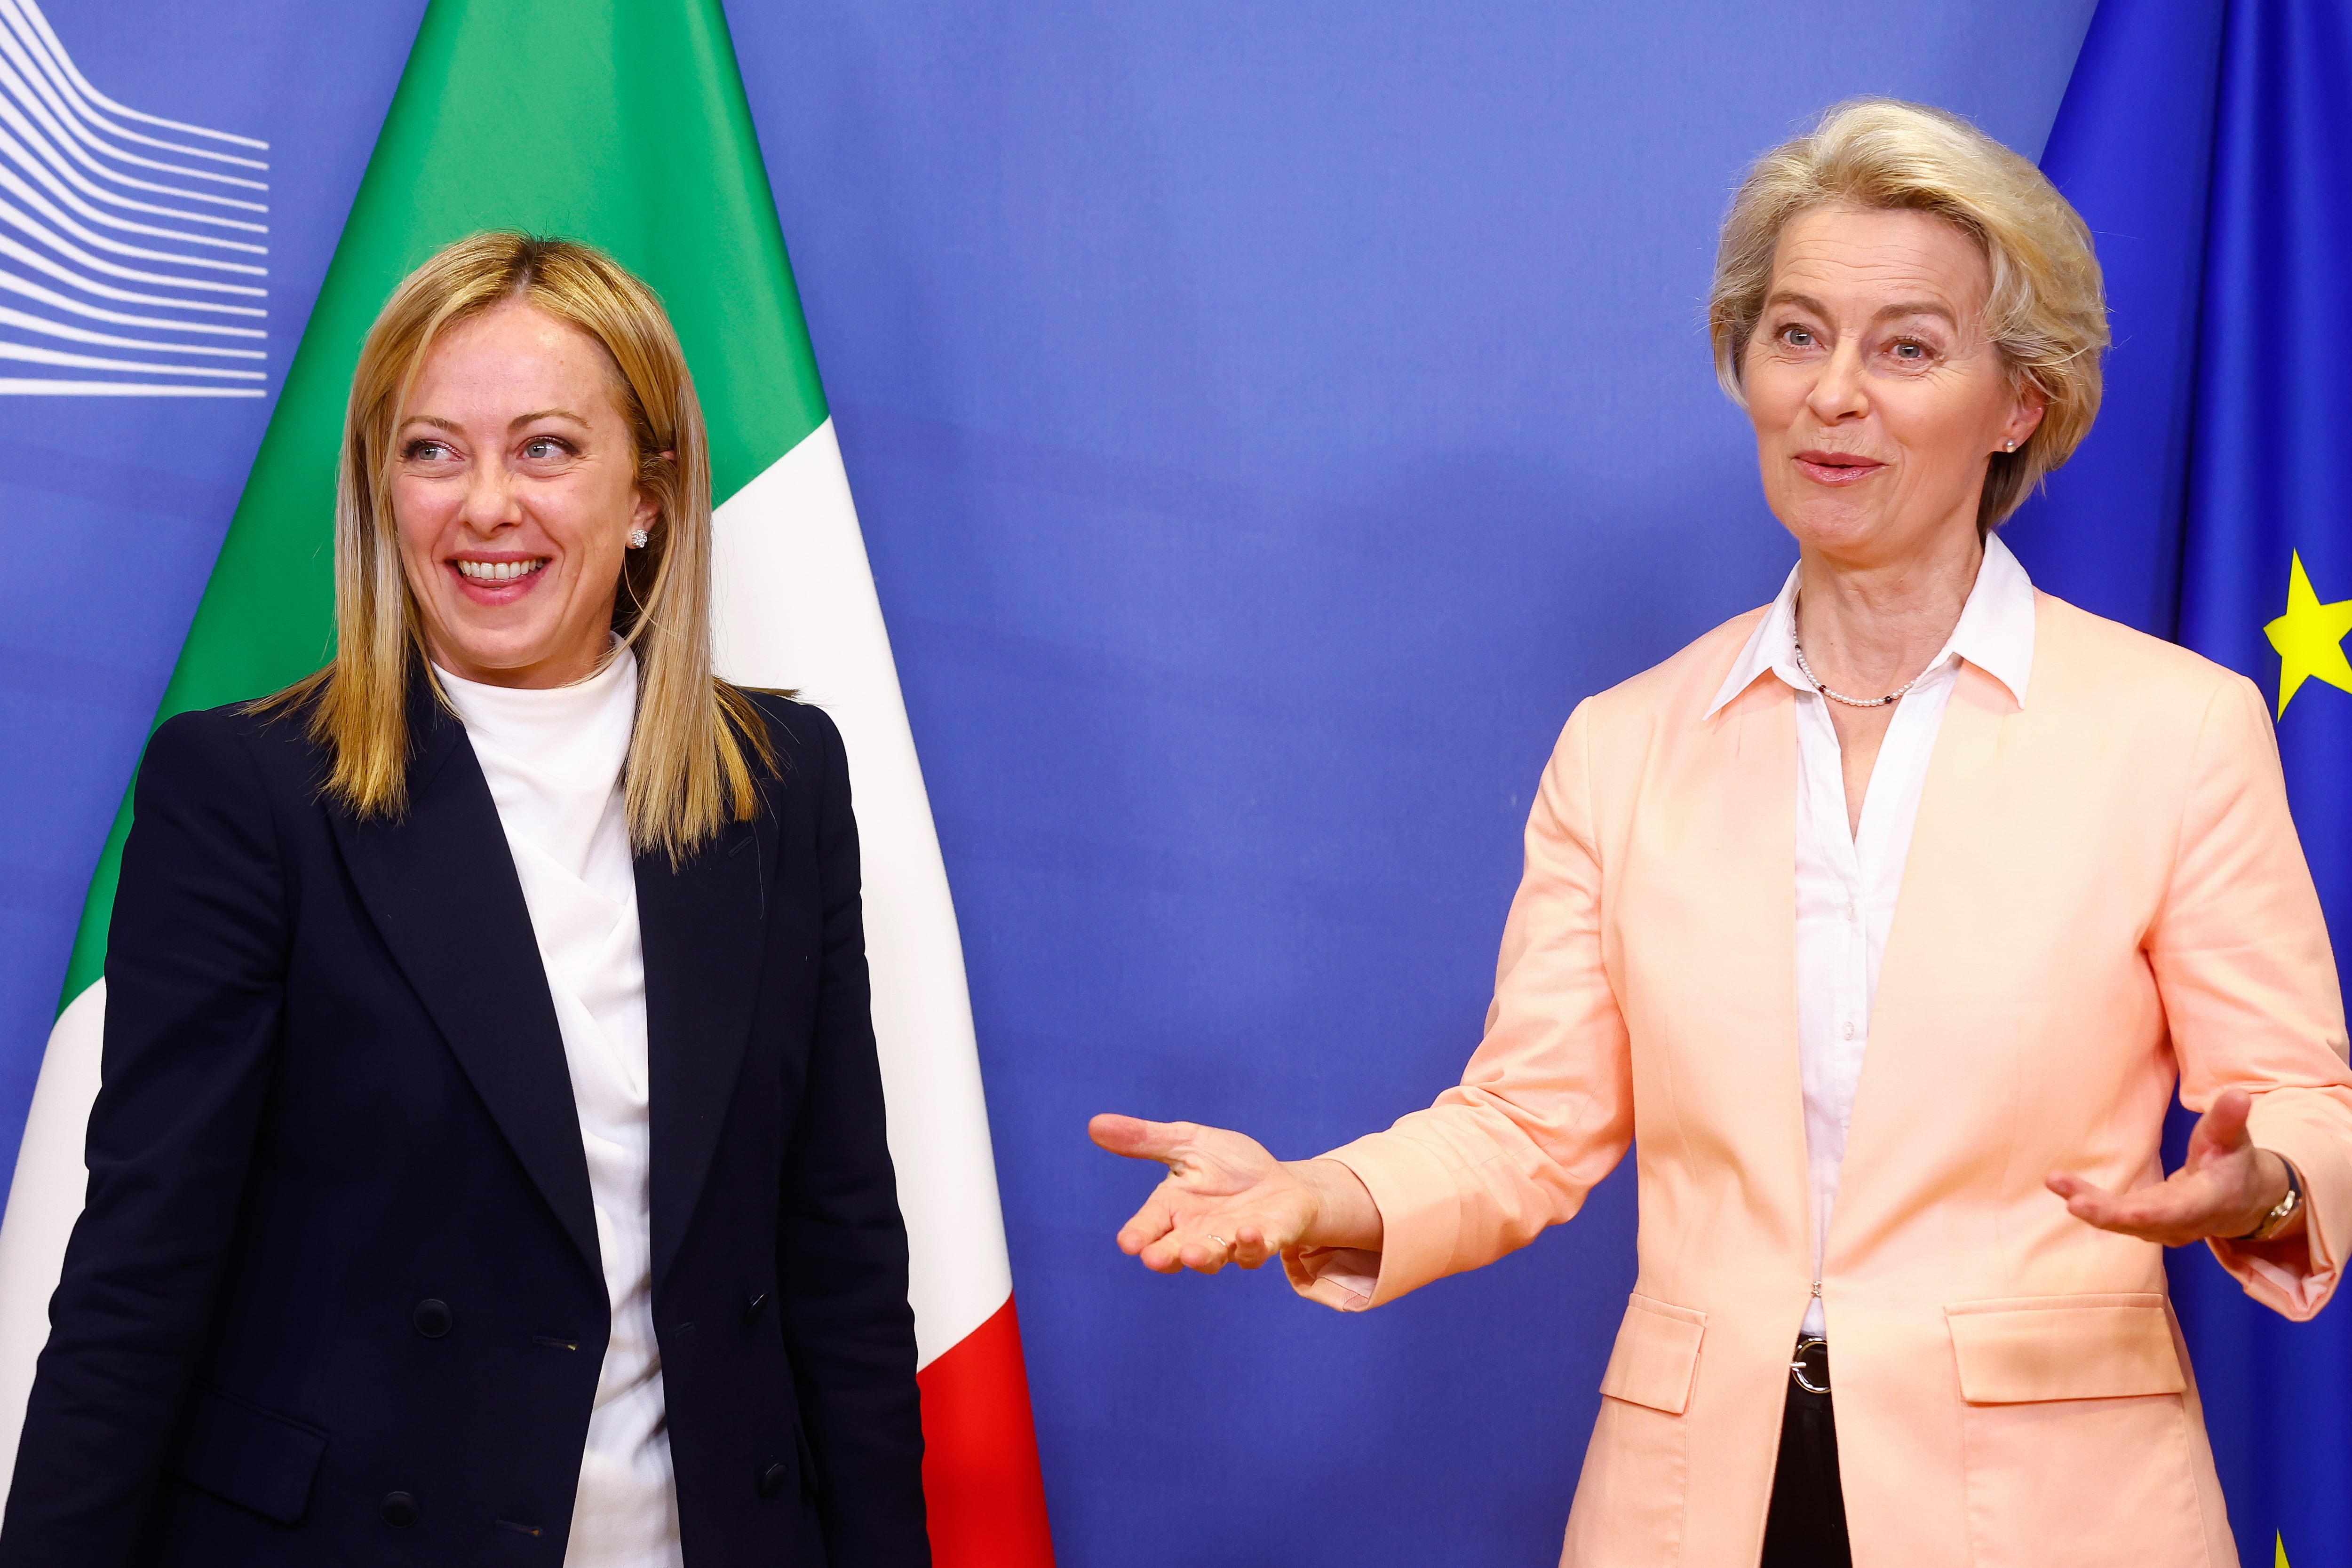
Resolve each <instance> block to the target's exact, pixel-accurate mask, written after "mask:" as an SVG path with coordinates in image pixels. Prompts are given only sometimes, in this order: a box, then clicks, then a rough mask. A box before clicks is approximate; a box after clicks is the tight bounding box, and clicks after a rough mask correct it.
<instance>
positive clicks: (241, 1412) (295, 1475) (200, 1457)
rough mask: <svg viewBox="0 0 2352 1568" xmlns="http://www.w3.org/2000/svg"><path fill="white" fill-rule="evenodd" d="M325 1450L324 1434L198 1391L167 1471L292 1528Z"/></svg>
mask: <svg viewBox="0 0 2352 1568" xmlns="http://www.w3.org/2000/svg"><path fill="white" fill-rule="evenodd" d="M326 1452H327V1437H326V1434H325V1433H323V1432H320V1431H319V1430H317V1429H316V1428H314V1427H306V1426H304V1425H303V1424H302V1423H301V1422H299V1421H296V1420H294V1419H292V1418H290V1417H289V1416H280V1415H278V1414H277V1413H276V1412H274V1411H269V1410H265V1409H263V1408H262V1407H261V1406H258V1405H251V1404H247V1402H246V1401H244V1400H242V1399H239V1398H237V1397H236V1396H235V1395H233V1394H228V1393H225V1392H223V1391H222V1390H220V1389H217V1388H199V1389H197V1390H196V1394H195V1398H194V1403H193V1405H192V1407H191V1408H190V1410H189V1413H188V1421H187V1425H186V1427H184V1429H183V1431H182V1433H181V1437H180V1446H179V1448H178V1450H177V1452H176V1453H174V1454H173V1458H172V1463H171V1465H170V1467H169V1469H170V1470H171V1472H172V1474H173V1475H175V1476H177V1477H179V1478H180V1479H182V1480H184V1481H186V1482H187V1483H188V1484H190V1485H191V1486H195V1487H200V1488H202V1489H203V1490H205V1491H208V1492H210V1493H212V1494H213V1495H214V1496H215V1497H217V1498H220V1499H222V1500H224V1501H227V1502H233V1503H235V1504H236V1505H237V1506H238V1507H239V1508H249V1509H251V1510H252V1511H254V1512H256V1513H257V1514H259V1515H261V1516H262V1517H263V1518H264V1519H274V1520H276V1521H278V1523H280V1524H293V1523H295V1522H297V1521H299V1520H300V1519H301V1517H302V1511H303V1510H305V1509H306V1508H308V1507H309V1506H310V1483H311V1481H312V1480H314V1479H316V1478H317V1476H318V1473H319V1461H320V1459H321V1458H324V1457H325V1455H326Z"/></svg>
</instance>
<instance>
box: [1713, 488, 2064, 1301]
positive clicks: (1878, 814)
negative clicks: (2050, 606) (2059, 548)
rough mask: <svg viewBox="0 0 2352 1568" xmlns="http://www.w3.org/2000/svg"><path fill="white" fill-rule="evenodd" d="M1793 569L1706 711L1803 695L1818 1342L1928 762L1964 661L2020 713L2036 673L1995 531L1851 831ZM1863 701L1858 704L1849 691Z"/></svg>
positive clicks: (1804, 1002) (1810, 1156) (1802, 811)
mask: <svg viewBox="0 0 2352 1568" xmlns="http://www.w3.org/2000/svg"><path fill="white" fill-rule="evenodd" d="M1800 572H1801V569H1795V570H1790V573H1789V580H1788V581H1787V582H1786V583H1784V584H1783V585H1782V586H1781V589H1780V597H1779V598H1778V599H1775V600H1774V601H1772V605H1771V608H1770V609H1769V610H1767V611H1766V612H1765V613H1764V619H1763V620H1762V621H1761V622H1759V623H1758V625H1757V628H1756V630H1755V632H1754V633H1753V634H1752V635H1750V636H1749V637H1748V645H1747V646H1746V647H1745V648H1743V649H1741V650H1740V653H1739V657H1738V659H1737V660H1735V661H1733V663H1732V666H1731V674H1729V675H1727V676H1726V677H1725V679H1724V683H1723V685H1722V687H1721V689H1719V690H1718V691H1717V693H1716V696H1715V702H1714V704H1713V705H1712V706H1709V707H1708V709H1707V716H1708V717H1710V718H1712V717H1713V716H1715V714H1716V712H1717V710H1718V709H1720V708H1721V707H1722V706H1724V705H1725V704H1726V703H1727V702H1729V701H1731V699H1732V698H1734V697H1736V696H1738V695H1739V694H1740V693H1741V692H1744V691H1746V690H1747V689H1748V686H1749V685H1751V684H1752V683H1753V682H1754V681H1755V680H1756V678H1757V677H1758V676H1759V675H1761V674H1764V673H1765V672H1767V671H1769V672H1770V673H1771V674H1775V675H1777V676H1779V677H1780V679H1781V680H1783V681H1785V682H1787V683H1788V685H1790V688H1791V689H1793V690H1794V691H1795V693H1796V697H1797V779H1796V784H1797V868H1796V869H1797V1061H1798V1071H1799V1073H1800V1075H1801V1078H1802V1079H1803V1082H1804V1092H1805V1150H1806V1158H1807V1164H1808V1166H1809V1173H1810V1175H1811V1186H1812V1198H1813V1217H1812V1218H1813V1281H1814V1282H1813V1300H1812V1301H1811V1304H1810V1305H1809V1306H1808V1307H1807V1308H1806V1309H1805V1322H1804V1331H1803V1332H1804V1333H1809V1334H1826V1333H1827V1332H1828V1331H1827V1319H1826V1318H1825V1317H1824V1315H1823V1314H1822V1301H1821V1278H1822V1254H1823V1252H1824V1250H1825V1249H1826V1247H1827V1244H1828V1238H1829V1228H1830V1214H1831V1211H1832V1208H1833V1207H1835V1205H1836V1202H1837V1188H1838V1171H1839V1167H1840V1166H1842V1165H1843V1163H1844V1161H1845V1139H1846V1129H1847V1127H1848V1126H1849V1125H1850V1124H1851V1123H1852V1122H1853V1096H1854V1090H1855V1087H1856V1086H1857V1085H1858V1084H1859V1083H1860V1082H1861V1080H1862V1059H1863V1053H1864V1051H1866V1050H1867V1049H1868V1048H1869V1045H1870V1018H1871V1006H1872V1003H1873V1002H1874V1000H1875V998H1876V996H1877V992H1878V967H1879V962H1880V960H1881V959H1883V958H1884V957H1885V956H1886V935H1887V931H1888V929H1889V928H1890V927H1891V926H1892V925H1894V922H1895V899H1896V897H1897V896H1898V895H1899V894H1901V893H1902V891H1903V862H1905V860H1906V859H1907V858H1908V857H1909V855H1910V852H1911V829H1912V826H1913V824H1915V823H1916V821H1918V817H1919V797H1920V794H1921V792H1922V791H1923V790H1924V789H1926V787H1927V759H1928V758H1929V757H1930V756H1931V755H1932V754H1933V752H1934V751H1935V747H1936V735H1937V731H1938V730H1940V729H1941V728H1942V727H1943V723H1944V710H1945V708H1946V707H1948V706H1949V705H1950V703H1951V700H1952V687H1953V685H1954V683H1956V682H1957V681H1958V678H1959V665H1960V662H1961V661H1962V660H1966V661H1967V662H1968V663H1969V664H1974V665H1975V666H1977V668H1979V669H1980V670H1982V671H1983V672H1984V673H1985V674H1989V675H1990V676H1992V677H1993V679H1995V680H1997V681H1999V682H2000V684H2001V685H2004V686H2006V687H2008V688H2009V693H2010V695H2011V696H2012V697H2014V698H2016V699H2017V705H2018V706H2020V707H2023V706H2025V687H2026V681H2027V677H2028V676H2029V675H2031V674H2032V669H2033V583H2032V580H2031V579H2029V578H2028V577H2027V576H2026V575H2025V568H2024V567H2022V566H2021V565H2020V564H2019V563H2018V559H2017V557H2015V556H2014V555H2012V554H2011V553H2010V550H2009V547H2008V546H2006V545H2004V544H2002V543H2001V542H2000V537H1999V536H1998V535H1993V536H1990V537H1988V538H1986V540H1985V552H1984V564H1983V565H1982V566H1981V567H1979V569H1978V571H1977V580H1976V584H1975V586H1974V587H1973V588H1971V589H1970V590H1969V600H1968V603H1967V605H1966V606H1965V607H1963V608H1962V610H1961V611H1960V619H1959V622H1958V624H1957V625H1955V626H1954V627H1953V628H1952V635H1951V637H1950V639H1949V640H1948V641H1947V642H1946V643H1945V644H1944V646H1943V649H1942V651H1941V652H1939V653H1937V655H1936V657H1935V658H1934V659H1933V660H1932V661H1930V662H1929V664H1928V665H1927V670H1926V672H1925V673H1924V674H1921V675H1920V677H1919V679H1918V682H1917V683H1916V685H1913V686H1912V688H1911V690H1910V693H1909V694H1908V695H1906V696H1905V697H1904V699H1903V700H1902V701H1901V702H1900V703H1898V704H1896V705H1895V717H1894V721H1893V722H1892V723H1890V724H1889V725H1888V726H1887V727H1886V737H1885V740H1884V741H1883V742H1882V743H1881V744H1880V746H1879V749H1878V760H1877V761H1876V762H1875V763H1874V765H1873V766H1872V768H1871V773H1870V784H1869V789H1868V792H1867V793H1866V794H1865V795H1864V797H1863V807H1862V821H1861V823H1860V825H1859V827H1858V828H1856V829H1854V830H1853V831H1849V830H1848V828H1847V817H1846V800H1845V770H1844V766H1843V758H1842V755H1841V752H1840V750H1839V747H1838V737H1837V728H1836V726H1835V725H1834V724H1832V722H1831V719H1830V699H1829V698H1827V697H1824V696H1822V695H1821V694H1820V693H1819V692H1818V691H1817V690H1815V688H1814V685H1813V683H1812V682H1811V681H1810V680H1808V679H1806V678H1805V674H1804V672H1803V671H1802V670H1801V669H1799V668H1798V667H1797V588H1798V580H1799V576H1800ZM1850 695H1854V696H1862V695H1874V694H1864V693H1861V692H1855V693H1852V694H1850Z"/></svg>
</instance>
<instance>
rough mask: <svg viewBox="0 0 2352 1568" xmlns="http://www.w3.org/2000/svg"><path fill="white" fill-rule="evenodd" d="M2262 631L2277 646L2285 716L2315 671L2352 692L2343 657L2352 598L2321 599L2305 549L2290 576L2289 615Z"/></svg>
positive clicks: (2349, 667)
mask: <svg viewBox="0 0 2352 1568" xmlns="http://www.w3.org/2000/svg"><path fill="white" fill-rule="evenodd" d="M2263 632H2264V633H2265V634H2266V635H2267V636H2268V637H2269V638H2270V640H2271V646H2272V647H2273V648H2276V649H2277V650H2278V655H2279V699H2278V710H2279V716H2280V717H2282V718H2284V717H2285V716H2286V705H2287V704H2288V703H2289V702H2291V701H2293V700H2294V694H2295V691H2296V689H2297V688H2298V687H2300V686H2301V685H2303V683H2304V682H2305V681H2306V680H2308V679H2309V678H2311V677H2312V676H2314V675H2316V676H2318V677H2319V678H2320V679H2321V680H2323V681H2326V683H2327V684H2328V685H2331V686H2336V687H2339V688H2341V689H2342V690H2344V691H2347V692H2352V662H2347V660H2346V659H2345V657H2344V638H2345V634H2346V633H2347V632H2352V599H2339V600H2337V601H2336V602H2335V603H2333V604H2322V603H2321V602H2319V595H2317V594H2316V593H2314V592H2313V591H2311V579H2310V578H2309V577H2307V576H2305V573H2304V570H2303V555H2302V552H2300V551H2297V552H2295V554H2294V566H2293V568H2292V569H2291V570H2290V575H2289V576H2288V578H2287V583H2286V613H2285V614H2284V615H2282V616H2280V617H2279V618H2278V619H2277V620H2275V621H2273V622H2271V623H2270V624H2269V625H2267V626H2265V627H2263Z"/></svg>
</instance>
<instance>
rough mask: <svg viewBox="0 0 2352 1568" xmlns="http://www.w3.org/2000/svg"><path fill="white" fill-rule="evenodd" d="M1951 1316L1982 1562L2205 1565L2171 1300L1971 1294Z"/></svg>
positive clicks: (2116, 1567)
mask: <svg viewBox="0 0 2352 1568" xmlns="http://www.w3.org/2000/svg"><path fill="white" fill-rule="evenodd" d="M1944 1318H1945V1322H1946V1323H1947V1324H1948V1326H1949V1327H1950V1330H1951V1334H1952V1353H1953V1355H1954V1357H1955V1358H1956V1360H1957V1362H1958V1367H1959V1375H1960V1396H1961V1397H1962V1398H1963V1399H1964V1400H1966V1401H1967V1403H1966V1404H1964V1405H1963V1406H1961V1407H1960V1443H1961V1449H1962V1456H1963V1458H1962V1463H1963V1465H1964V1468H1965V1469H1966V1474H1967V1489H1968V1512H1969V1535H1970V1538H1971V1540H1970V1546H1971V1549H1972V1551H1971V1557H1972V1562H1973V1563H1974V1564H1975V1568H2045V1565H2047V1564H2049V1563H2065V1564H2067V1565H2068V1568H2186V1565H2188V1564H2190V1563H2195V1564H2199V1565H2200V1568H2202V1565H2206V1564H2208V1563H2209V1559H2208V1557H2207V1551H2206V1549H2207V1542H2208V1530H2207V1526H2206V1521H2205V1520H2204V1517H2203V1513H2202V1509H2201V1505H2200V1500H2199V1495H2198V1489H2197V1464H2198V1459H2197V1448H2198V1443H2197V1438H2196V1436H2195V1434H2194V1431H2193V1429H2192V1427H2191V1423H2190V1421H2189V1413H2188V1410H2187V1407H2186V1405H2185V1402H2184V1401H2183V1399H2182V1396H2181V1391H2182V1390H2183V1389H2184V1388H2185V1387H2186V1386H2187V1382H2188V1380H2187V1378H2186V1377H2185V1376H2183V1375H2182V1372H2181V1365H2180V1354H2179V1351H2178V1350H2176V1349H2175V1348H2174V1345H2173V1339H2172V1323H2171V1319H2170V1315H2169V1314H2168V1312H2166V1310H2165V1305H2164V1298H2163V1297H2162V1296H2160V1295H2157V1294H2154V1293H2152V1292H2134V1293H2129V1294H2117V1295H2082V1296H2039V1297H2026V1298H2021V1299H2017V1300H2011V1301H1967V1302H1963V1303H1961V1304H1959V1305H1958V1306H1951V1307H1947V1308H1945V1309H1944Z"/></svg>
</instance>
